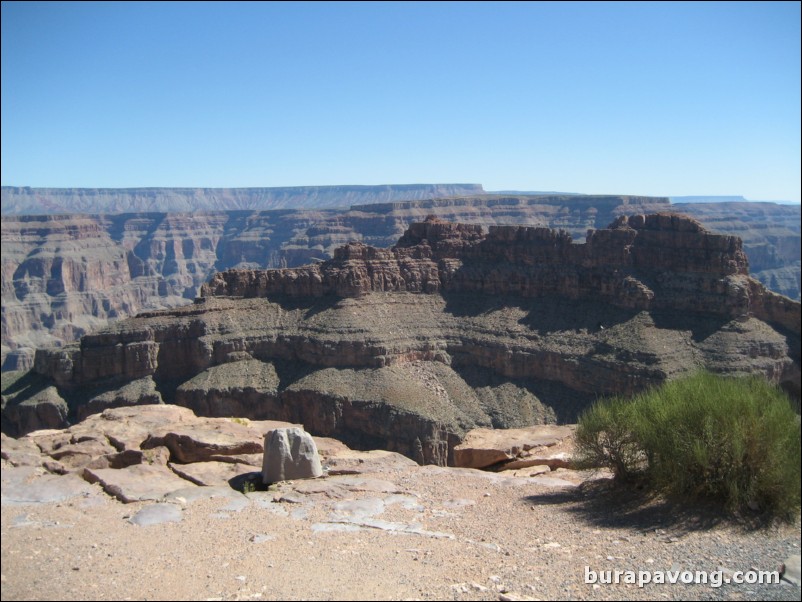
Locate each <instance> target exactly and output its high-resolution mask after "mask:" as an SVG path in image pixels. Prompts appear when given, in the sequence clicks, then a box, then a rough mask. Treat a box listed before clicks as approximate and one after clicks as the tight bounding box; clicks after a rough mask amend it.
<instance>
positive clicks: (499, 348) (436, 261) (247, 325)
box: [3, 214, 800, 464]
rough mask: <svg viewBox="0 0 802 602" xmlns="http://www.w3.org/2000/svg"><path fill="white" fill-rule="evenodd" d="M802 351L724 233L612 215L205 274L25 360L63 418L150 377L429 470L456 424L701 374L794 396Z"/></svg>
mask: <svg viewBox="0 0 802 602" xmlns="http://www.w3.org/2000/svg"><path fill="white" fill-rule="evenodd" d="M799 340H800V305H799V303H798V302H794V301H791V300H790V299H787V298H785V297H782V296H780V295H776V294H774V293H771V292H769V291H767V290H766V289H765V288H764V287H763V286H762V285H761V284H760V283H759V282H757V281H755V280H753V279H751V278H750V277H749V276H748V275H747V260H746V256H745V254H744V252H743V249H742V245H741V241H740V240H739V239H738V238H736V237H732V236H723V235H716V234H711V233H709V232H707V231H705V230H704V229H703V228H702V227H701V226H700V224H699V223H698V222H696V221H694V220H692V219H690V218H687V217H681V216H677V215H671V214H656V215H646V216H644V215H633V216H629V217H621V218H618V219H616V220H615V221H614V222H613V223H612V224H611V227H610V228H608V229H603V230H596V231H590V232H588V233H587V236H586V242H584V243H574V242H573V241H572V238H571V236H570V235H569V234H567V233H565V232H560V231H552V230H548V229H545V228H533V227H521V226H498V227H493V228H491V229H490V231H489V232H488V233H485V232H484V231H483V230H482V228H481V227H478V226H474V225H465V224H452V223H447V222H443V221H440V220H437V219H436V218H432V219H428V220H427V221H425V222H420V223H415V224H413V225H411V226H410V228H409V229H408V230H407V231H406V232H405V233H404V235H403V236H402V237H401V238H400V239H399V241H398V244H397V245H396V246H395V247H393V248H392V249H377V248H373V247H369V246H367V245H364V244H360V243H353V244H349V245H346V246H345V247H343V248H341V249H339V250H337V251H336V252H335V253H334V258H333V259H331V260H328V261H325V262H321V263H318V264H314V265H311V266H305V267H300V268H293V269H278V270H266V271H265V270H233V271H227V272H223V273H219V274H217V275H216V276H215V277H214V278H213V279H212V280H211V281H210V282H209V283H208V284H207V285H205V286H204V287H203V297H201V298H199V299H198V300H197V301H196V303H194V304H193V305H190V306H186V307H182V308H178V309H174V310H165V311H158V312H147V313H143V314H140V315H139V316H137V317H136V318H132V319H128V320H124V321H120V322H117V323H115V324H114V325H112V326H110V327H108V328H106V329H104V330H102V331H100V332H98V333H95V334H91V335H85V336H84V337H83V338H82V339H81V343H80V345H71V346H67V347H64V348H62V349H46V350H39V351H38V352H37V355H36V361H35V372H36V376H35V378H37V379H39V381H37V382H39V384H38V385H37V386H38V389H37V390H41V389H42V388H44V387H47V386H54V387H56V388H57V390H58V392H59V394H60V395H61V397H62V398H63V399H64V400H66V401H67V402H69V404H70V412H71V413H70V419H75V418H76V417H77V416H79V415H81V416H82V415H85V414H87V413H89V412H90V411H100V409H102V408H103V407H108V403H110V401H111V400H114V399H115V395H116V393H112V391H115V390H116V389H118V388H120V387H124V385H126V384H127V383H132V382H139V383H141V384H138V385H136V386H129V387H128V388H127V389H126V391H127V392H128V394H127V395H128V396H123V397H125V399H126V401H125V403H126V404H131V403H137V402H139V403H146V401H144V400H141V399H140V400H137V399H135V397H136V396H137V394H138V393H136V392H137V391H139V392H141V394H142V395H146V394H147V395H151V396H152V395H153V393H154V391H153V387H150V386H149V385H148V383H149V382H150V381H152V382H153V383H154V387H155V390H156V392H157V393H158V395H159V396H160V399H161V400H163V401H164V402H167V403H179V404H182V405H186V406H188V407H190V408H192V409H193V410H195V411H196V412H198V413H202V414H208V415H212V416H233V415H244V416H245V417H249V418H255V419H274V420H283V421H287V422H292V423H296V424H303V425H304V428H305V429H306V430H307V431H309V432H311V433H312V434H315V435H323V436H334V437H337V438H340V439H342V440H343V441H345V442H346V443H347V444H349V445H350V446H352V447H356V448H361V449H387V450H390V451H398V452H400V453H403V454H404V455H406V456H408V457H410V458H412V459H414V460H416V461H418V462H419V463H435V464H446V463H453V461H454V459H453V450H454V448H455V446H457V445H458V444H459V443H460V442H461V440H462V438H463V437H464V435H465V433H466V432H467V431H468V430H470V429H473V428H476V427H490V426H492V427H494V428H513V427H525V426H530V425H533V424H541V423H549V422H555V421H556V422H572V421H574V420H575V419H576V416H577V412H578V411H579V410H581V409H582V408H583V407H585V406H586V404H587V403H589V402H591V401H592V400H594V399H595V398H597V397H598V396H600V395H606V394H614V393H622V394H630V393H634V392H637V391H639V390H642V389H644V388H646V387H649V386H653V385H656V384H659V383H661V382H663V381H664V380H666V379H668V378H672V377H674V376H677V375H680V374H683V373H687V372H688V371H692V370H696V369H699V368H707V369H710V370H713V371H716V372H725V373H762V374H764V375H766V376H767V377H768V378H770V379H771V380H773V381H774V382H777V383H780V384H782V385H783V386H784V387H786V389H787V390H788V391H789V392H790V393H791V394H792V395H794V396H796V397H797V398H798V397H799V383H800V358H799V348H800V345H799ZM29 378H33V377H29ZM142 379H144V380H142ZM7 390H8V388H7V387H6V386H5V385H4V402H5V405H4V411H3V420H4V422H3V428H4V430H5V431H7V432H24V431H25V430H26V429H27V428H30V426H25V425H22V424H19V423H17V422H14V421H13V417H14V416H15V414H14V412H15V411H16V408H18V407H20V406H21V405H22V403H23V402H24V400H25V399H26V397H25V396H24V395H22V394H21V393H19V392H18V393H17V394H16V397H13V398H11V397H7V393H6V391H7ZM15 390H20V391H21V390H22V389H21V388H20V387H17V389H15ZM150 399H151V401H158V399H156V398H154V397H150ZM82 408H83V409H82Z"/></svg>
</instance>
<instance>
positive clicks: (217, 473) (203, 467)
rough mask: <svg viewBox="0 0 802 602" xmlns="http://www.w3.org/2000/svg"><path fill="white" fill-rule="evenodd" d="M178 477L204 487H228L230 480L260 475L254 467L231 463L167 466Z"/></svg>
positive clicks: (197, 463) (196, 463) (171, 464)
mask: <svg viewBox="0 0 802 602" xmlns="http://www.w3.org/2000/svg"><path fill="white" fill-rule="evenodd" d="M169 467H170V469H171V470H172V471H173V472H174V473H176V474H177V475H179V476H180V477H182V478H184V479H186V480H187V481H191V482H193V483H195V484H196V485H201V486H205V487H228V486H230V482H231V480H232V479H236V478H237V477H239V476H241V475H244V474H248V473H252V472H253V473H255V474H257V475H259V474H261V472H260V471H258V470H255V467H254V466H249V465H248V464H234V463H231V462H195V463H194V464H173V463H170V464H169Z"/></svg>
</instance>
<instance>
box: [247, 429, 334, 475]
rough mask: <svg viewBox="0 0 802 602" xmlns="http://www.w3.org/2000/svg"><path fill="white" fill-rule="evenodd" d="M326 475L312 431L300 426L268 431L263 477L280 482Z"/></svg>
mask: <svg viewBox="0 0 802 602" xmlns="http://www.w3.org/2000/svg"><path fill="white" fill-rule="evenodd" d="M322 475H323V467H322V466H321V465H320V457H319V456H318V453H317V446H316V445H315V441H314V439H312V435H310V434H309V433H307V432H306V431H304V430H303V429H301V428H297V427H294V428H279V429H275V430H272V431H268V433H267V434H266V435H265V455H264V460H263V462H262V481H263V482H264V483H277V482H279V481H290V480H294V479H312V478H316V477H320V476H322Z"/></svg>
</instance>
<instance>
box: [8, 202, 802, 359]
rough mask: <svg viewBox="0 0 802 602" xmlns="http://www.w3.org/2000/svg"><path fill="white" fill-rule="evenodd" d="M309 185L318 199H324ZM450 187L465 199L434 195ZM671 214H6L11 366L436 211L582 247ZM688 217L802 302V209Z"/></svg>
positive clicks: (580, 208) (390, 207) (392, 208)
mask: <svg viewBox="0 0 802 602" xmlns="http://www.w3.org/2000/svg"><path fill="white" fill-rule="evenodd" d="M4 190H5V189H4ZM303 190H306V194H308V195H309V199H312V200H315V199H317V200H315V202H318V201H320V202H322V199H323V198H324V197H325V195H323V196H321V194H322V193H321V194H317V193H315V192H314V191H315V189H303ZM399 190H401V189H399ZM438 190H439V191H440V192H437V191H438ZM449 191H450V192H451V193H456V192H458V190H457V189H453V190H452V189H448V190H446V189H445V188H443V189H442V190H441V189H440V188H432V189H431V190H429V193H431V194H434V193H438V194H445V193H447V192H449ZM95 193H98V191H95ZM98 194H99V193H98ZM299 194H300V193H299ZM316 194H317V196H316ZM332 194H334V193H332ZM342 194H343V195H345V196H342V197H341V199H343V200H342V202H345V201H347V200H348V199H351V200H350V201H349V202H352V203H353V202H355V201H359V202H363V201H365V200H376V199H379V198H380V199H385V200H392V199H394V198H400V197H399V196H395V197H393V196H382V195H378V196H372V197H371V196H358V197H357V196H348V194H347V193H345V192H343V193H342ZM366 194H367V193H366ZM388 194H389V193H388ZM401 194H402V193H401V192H399V193H398V195H401ZM404 194H407V193H404ZM408 194H412V192H409V193H408ZM415 194H417V193H415ZM87 195H88V196H87V198H90V197H91V198H95V197H93V196H92V195H90V194H89V192H87ZM95 196H97V194H95ZM37 198H38V197H37ZM42 198H44V197H42ZM98 198H99V197H98ZM143 198H147V195H145V197H143ZM405 198H417V197H416V196H414V195H413V196H408V197H405ZM4 202H5V201H4ZM309 202H312V201H309ZM725 205H726V206H725ZM145 206H147V207H150V206H151V205H145ZM237 206H239V205H237ZM243 206H244V205H243ZM3 207H4V208H5V204H4V205H3ZM104 207H105V209H106V210H110V207H112V206H111V205H109V206H104ZM714 209H715V211H714ZM673 210H674V206H672V205H670V204H669V203H668V200H667V199H664V198H651V197H629V196H564V195H544V196H520V195H519V196H512V195H472V196H467V197H459V198H448V199H434V200H431V199H420V200H412V201H404V202H401V201H394V202H385V203H374V204H372V205H358V206H357V205H355V206H353V207H351V209H350V210H346V209H336V210H335V209H309V210H299V209H292V210H290V209H287V210H274V211H254V210H246V209H243V210H231V211H226V212H223V211H216V212H214V211H209V212H203V211H197V212H193V213H172V214H165V213H128V214H120V215H51V216H44V215H34V216H31V215H27V216H4V218H3V221H2V264H0V266H1V267H2V270H1V271H0V277H1V279H2V320H1V324H2V337H1V338H2V360H1V361H2V367H3V370H14V369H17V370H20V369H28V368H30V367H31V366H32V365H33V355H34V350H35V348H36V347H43V346H51V345H63V344H66V343H69V342H71V341H74V340H77V339H78V338H80V337H81V336H82V335H84V334H86V333H88V332H91V331H93V330H96V329H98V328H101V327H102V326H104V325H105V324H106V323H107V322H108V321H110V320H115V319H119V318H123V317H127V316H130V315H133V314H136V313H138V312H141V311H143V310H154V309H163V308H169V307H177V306H180V305H185V304H188V303H190V302H191V300H192V299H193V298H194V297H196V296H197V294H198V291H199V288H200V286H201V285H202V284H203V283H204V282H206V281H207V280H208V279H209V278H210V277H211V276H212V275H213V274H214V273H216V272H218V271H222V270H226V269H229V268H241V269H257V268H258V269H262V268H281V267H293V266H299V265H302V264H307V263H311V262H313V261H321V260H325V259H328V258H331V257H332V256H333V254H334V251H335V250H336V249H337V248H338V247H340V246H342V245H345V244H347V243H349V242H353V241H359V242H362V243H364V244H366V245H371V246H374V247H389V246H391V245H393V244H394V243H395V242H396V241H397V240H398V238H399V237H400V236H402V235H403V233H404V231H405V230H406V229H407V228H408V226H409V225H410V223H411V222H416V221H420V220H422V219H424V218H425V216H426V215H428V214H433V215H437V216H438V217H440V218H443V219H447V220H449V221H455V222H470V223H474V224H478V225H482V226H483V227H485V228H488V227H490V226H495V225H515V224H518V225H521V224H524V225H528V226H539V227H546V226H548V227H551V228H560V229H563V230H565V231H566V232H568V234H569V235H570V236H571V237H572V239H573V240H574V241H577V242H582V241H583V240H584V238H585V235H586V232H587V230H588V229H596V228H604V227H605V226H606V225H607V224H609V223H610V222H611V221H613V220H614V219H616V218H617V217H619V216H620V215H623V214H633V213H651V212H659V211H663V212H666V211H673ZM685 210H687V211H688V212H690V213H691V214H692V215H695V216H696V217H697V218H698V219H699V220H700V221H701V222H702V223H703V224H705V226H706V227H708V228H712V229H714V230H715V231H716V232H717V233H720V234H735V235H738V236H740V237H742V238H743V239H744V250H745V252H746V253H747V255H748V256H749V257H750V269H751V271H752V274H753V276H755V277H757V278H758V279H759V280H761V282H763V283H764V284H766V286H768V287H769V288H770V289H772V290H774V291H775V292H779V293H781V294H784V295H786V296H789V297H791V298H794V299H797V300H798V299H799V290H800V276H799V274H800V267H799V248H800V231H799V223H800V214H799V207H788V206H782V205H775V204H772V203H727V204H716V205H715V206H712V208H711V206H710V205H684V206H683V211H685Z"/></svg>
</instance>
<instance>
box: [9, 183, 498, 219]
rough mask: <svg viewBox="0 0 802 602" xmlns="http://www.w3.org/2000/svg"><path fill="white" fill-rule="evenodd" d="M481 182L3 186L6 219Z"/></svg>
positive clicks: (441, 188) (383, 197)
mask: <svg viewBox="0 0 802 602" xmlns="http://www.w3.org/2000/svg"><path fill="white" fill-rule="evenodd" d="M483 193H484V190H483V189H482V185H481V184H388V185H384V186H291V187H283V188H29V187H19V186H3V187H2V203H0V210H2V213H3V215H38V214H46V215H53V214H63V213H90V214H102V213H143V212H159V213H177V212H182V211H234V210H236V211H242V210H251V211H266V210H271V209H331V208H334V207H340V208H342V207H346V208H347V207H349V206H350V205H364V204H368V203H384V202H394V201H407V200H419V199H430V198H438V197H448V196H459V195H472V194H483Z"/></svg>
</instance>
